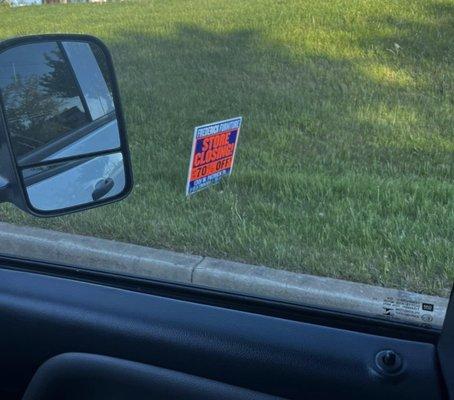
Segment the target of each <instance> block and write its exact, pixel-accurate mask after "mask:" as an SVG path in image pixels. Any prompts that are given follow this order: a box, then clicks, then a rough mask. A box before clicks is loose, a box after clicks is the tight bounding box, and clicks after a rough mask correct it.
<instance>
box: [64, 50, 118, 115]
mask: <svg viewBox="0 0 454 400" xmlns="http://www.w3.org/2000/svg"><path fill="white" fill-rule="evenodd" d="M63 47H64V48H65V50H66V54H67V56H68V58H69V61H70V62H71V65H72V66H73V70H74V72H75V74H76V77H77V81H78V82H79V85H80V88H81V89H82V93H83V95H84V97H85V100H86V101H87V104H88V108H89V110H90V114H91V117H92V119H93V120H96V119H98V118H100V117H102V116H104V115H106V114H108V113H110V112H112V111H114V105H113V99H112V96H111V94H110V92H109V88H108V87H107V84H106V81H105V80H104V77H103V75H102V72H101V69H100V67H99V65H98V61H97V60H96V57H95V55H94V54H93V51H92V50H91V47H90V44H89V43H83V42H63Z"/></svg>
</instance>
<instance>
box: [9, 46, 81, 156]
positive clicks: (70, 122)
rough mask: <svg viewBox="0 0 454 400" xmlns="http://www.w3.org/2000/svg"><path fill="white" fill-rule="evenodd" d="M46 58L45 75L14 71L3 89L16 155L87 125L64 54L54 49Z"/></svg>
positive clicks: (23, 153) (36, 72) (45, 55)
mask: <svg viewBox="0 0 454 400" xmlns="http://www.w3.org/2000/svg"><path fill="white" fill-rule="evenodd" d="M43 57H44V61H43V63H44V65H45V66H47V68H46V69H45V72H44V73H43V72H40V69H36V70H32V71H30V72H29V73H28V74H25V75H24V76H22V75H21V74H20V73H18V72H17V71H15V74H14V76H13V77H11V83H10V84H9V85H7V86H6V87H4V88H2V95H3V101H4V104H5V109H6V114H7V120H8V126H9V129H10V132H11V136H12V138H13V146H14V150H15V152H16V155H17V156H23V155H25V154H27V153H30V152H31V151H33V150H34V149H36V148H38V147H40V146H43V145H45V144H46V143H48V142H50V141H52V140H53V139H56V138H57V137H59V136H61V135H62V134H65V133H67V132H69V131H71V130H73V129H76V128H79V127H81V126H83V125H84V124H85V123H86V122H87V118H86V116H85V114H84V112H83V107H82V103H81V100H80V97H79V94H78V90H77V88H76V85H75V82H74V78H73V77H72V74H71V72H70V69H69V66H68V64H67V62H66V60H65V59H64V58H63V55H62V54H61V52H60V51H59V50H58V48H55V50H51V51H48V52H44V54H43ZM42 70H43V69H42V68H41V71H42ZM13 79H14V80H13Z"/></svg>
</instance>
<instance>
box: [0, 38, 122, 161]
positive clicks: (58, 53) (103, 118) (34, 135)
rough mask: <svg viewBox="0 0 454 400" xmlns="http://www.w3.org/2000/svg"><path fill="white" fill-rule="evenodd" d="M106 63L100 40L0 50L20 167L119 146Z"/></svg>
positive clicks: (1, 85)
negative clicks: (96, 41)
mask: <svg viewBox="0 0 454 400" xmlns="http://www.w3.org/2000/svg"><path fill="white" fill-rule="evenodd" d="M107 65H108V64H107V60H106V57H105V54H104V53H103V51H102V49H101V48H100V47H99V46H98V45H96V44H95V43H88V42H81V41H62V42H57V41H49V42H37V43H30V44H22V45H19V46H17V47H13V48H10V49H8V50H6V51H4V52H3V53H1V54H0V93H1V97H2V101H3V107H4V112H5V115H6V120H7V125H8V130H9V135H10V138H11V143H12V147H13V151H14V153H15V156H16V160H17V163H18V165H19V166H30V165H33V164H36V163H40V162H43V161H48V160H58V159H60V158H65V157H74V156H79V155H84V154H89V153H95V152H98V151H107V150H115V149H118V148H119V147H120V136H119V128H118V125H117V120H116V114H115V105H114V99H113V94H112V83H111V77H110V74H109V69H108V67H107Z"/></svg>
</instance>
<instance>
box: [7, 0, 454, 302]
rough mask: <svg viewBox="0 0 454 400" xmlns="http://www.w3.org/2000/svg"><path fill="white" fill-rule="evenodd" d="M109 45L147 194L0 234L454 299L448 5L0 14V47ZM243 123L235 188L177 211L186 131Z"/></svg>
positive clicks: (211, 6) (269, 2)
mask: <svg viewBox="0 0 454 400" xmlns="http://www.w3.org/2000/svg"><path fill="white" fill-rule="evenodd" d="M44 32H79V33H89V34H93V35H96V36H99V37H100V38H101V39H103V40H104V41H105V42H106V43H107V45H108V46H109V47H110V49H111V50H112V53H113V57H114V60H115V63H116V69H117V74H118V76H119V82H120V88H121V92H122V97H123V103H124V108H125V114H126V118H127V124H128V128H129V137H130V145H131V151H132V157H133V164H134V171H135V181H136V187H135V190H134V192H133V194H132V195H131V196H130V197H129V198H128V199H127V200H126V201H124V202H122V203H118V204H115V205H111V206H107V207H104V208H101V209H97V210H92V211H89V212H85V213H81V214H76V215H72V216H67V217H63V218H57V219H52V220H37V219H33V218H32V217H28V216H27V215H25V214H24V213H22V212H20V211H18V210H16V209H15V208H14V207H12V206H10V205H1V206H0V220H3V221H10V222H16V223H21V224H30V225H35V226H43V227H47V228H52V229H57V230H62V231H67V232H76V233H80V234H88V235H96V236H100V237H105V238H112V239H116V240H121V241H127V242H133V243H138V244H142V245H149V246H154V247H162V248H169V249H174V250H181V251H185V252H190V253H195V254H201V255H210V256H215V257H223V258H229V259H234V260H240V261H246V262H251V263H256V264H264V265H268V266H272V267H275V268H281V269H287V270H291V271H297V272H303V273H309V274H317V275H323V276H330V277H337V278H343V279H348V280H355V281H360V282H368V283H373V284H380V285H385V286H390V287H397V288H405V289H410V290H414V291H419V292H425V293H438V294H446V293H447V292H446V289H447V288H448V287H449V285H450V284H451V283H452V281H453V280H454V64H453V63H454V46H453V38H454V1H428V0H422V1H412V2H410V3H409V2H408V1H403V0H402V1H395V0H393V1H376V0H333V1H320V2H317V1H311V0H295V1H285V0H281V1H276V0H255V1H253V0H250V1H244V0H210V1H209V0H190V1H183V0H150V1H131V2H122V3H112V4H107V5H88V4H81V5H62V6H42V7H23V8H15V9H8V8H6V7H3V8H2V7H0V37H3V38H6V37H8V36H13V35H23V34H33V33H44ZM237 115H242V116H243V117H244V121H243V130H242V133H241V137H240V142H239V149H238V153H237V158H236V166H235V169H234V173H233V175H232V177H231V178H230V179H229V180H228V181H225V182H223V183H222V184H221V185H219V186H217V187H215V188H211V189H209V190H206V191H204V192H202V193H199V194H198V195H196V196H194V197H193V198H190V199H186V198H185V196H184V191H185V183H186V182H185V181H186V177H187V169H188V162H189V155H190V147H191V141H192V133H193V128H194V126H196V125H200V124H203V123H208V122H212V121H216V120H218V119H225V118H228V117H234V116H237Z"/></svg>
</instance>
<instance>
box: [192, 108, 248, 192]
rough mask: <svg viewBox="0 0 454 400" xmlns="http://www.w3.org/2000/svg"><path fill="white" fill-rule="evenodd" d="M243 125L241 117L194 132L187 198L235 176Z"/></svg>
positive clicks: (196, 129) (198, 128)
mask: <svg viewBox="0 0 454 400" xmlns="http://www.w3.org/2000/svg"><path fill="white" fill-rule="evenodd" d="M241 122H242V118H241V117H238V118H232V119H228V120H225V121H219V122H214V123H212V124H207V125H202V126H198V127H197V128H195V129H194V140H193V143H192V153H191V162H190V164H189V174H188V183H187V185H186V196H188V195H191V194H193V193H196V192H198V191H199V190H202V189H205V188H207V187H209V186H211V185H214V184H216V183H218V182H219V181H220V180H221V179H222V178H223V177H225V176H229V175H230V174H231V173H232V168H233V162H234V160H235V151H236V146H237V143H238V136H239V134H240V129H241Z"/></svg>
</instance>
